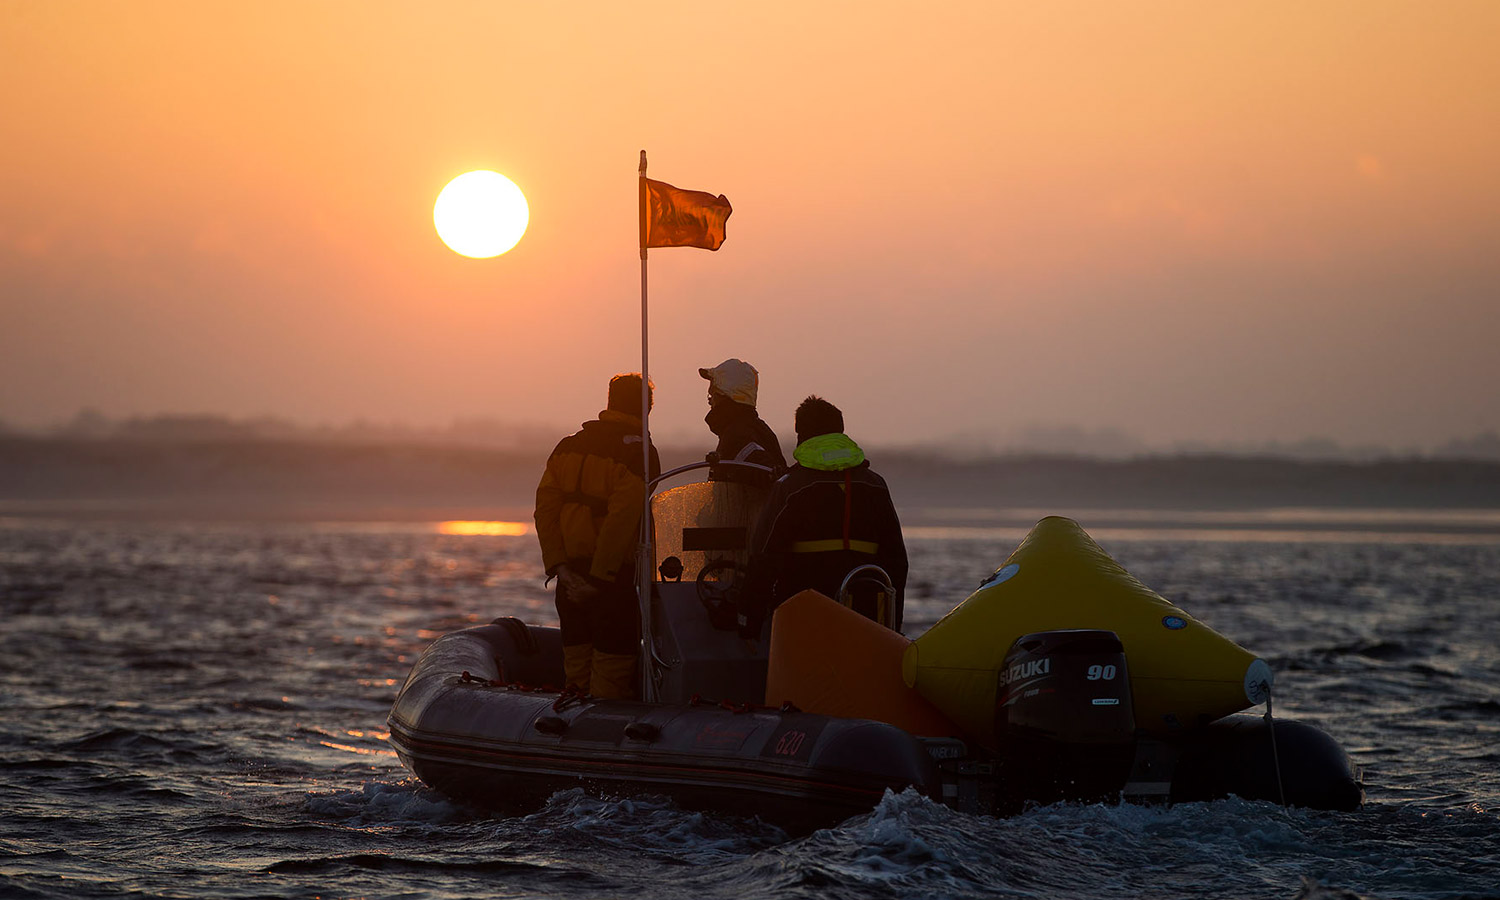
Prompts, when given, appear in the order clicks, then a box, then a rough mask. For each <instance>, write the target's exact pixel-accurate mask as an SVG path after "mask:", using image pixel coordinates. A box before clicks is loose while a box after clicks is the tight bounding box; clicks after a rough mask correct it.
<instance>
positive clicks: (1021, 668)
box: [995, 630, 1135, 807]
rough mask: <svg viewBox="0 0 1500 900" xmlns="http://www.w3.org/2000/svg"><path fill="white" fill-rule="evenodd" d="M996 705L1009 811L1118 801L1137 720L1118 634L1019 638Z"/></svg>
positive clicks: (1050, 633)
mask: <svg viewBox="0 0 1500 900" xmlns="http://www.w3.org/2000/svg"><path fill="white" fill-rule="evenodd" d="M996 697H997V700H996V708H995V725H996V731H997V733H998V734H999V737H1000V746H999V750H1000V756H999V773H998V774H999V776H1000V778H999V781H1000V784H999V790H1000V794H1001V797H1002V798H1003V800H1004V801H1005V802H1006V803H1007V804H1008V805H1010V806H1013V807H1019V806H1022V805H1024V804H1025V803H1026V802H1028V801H1031V802H1037V803H1055V802H1058V801H1062V800H1077V801H1083V802H1097V801H1112V800H1116V799H1118V798H1119V795H1120V790H1121V789H1122V788H1123V787H1124V785H1125V782H1126V780H1127V779H1128V777H1129V775H1130V768H1131V765H1132V763H1133V762H1134V760H1135V715H1134V713H1133V712H1132V710H1131V703H1130V675H1129V673H1128V672H1127V671H1126V668H1125V648H1124V646H1123V645H1122V644H1121V643H1120V639H1119V637H1117V636H1116V635H1115V633H1114V632H1112V631H1092V630H1077V631H1042V632H1037V633H1035V634H1027V635H1023V636H1021V637H1020V638H1018V639H1017V640H1016V642H1015V643H1014V644H1012V645H1011V648H1010V653H1009V654H1008V655H1007V656H1006V659H1005V666H1004V668H1002V669H1001V670H1000V684H999V690H998V691H997V693H996Z"/></svg>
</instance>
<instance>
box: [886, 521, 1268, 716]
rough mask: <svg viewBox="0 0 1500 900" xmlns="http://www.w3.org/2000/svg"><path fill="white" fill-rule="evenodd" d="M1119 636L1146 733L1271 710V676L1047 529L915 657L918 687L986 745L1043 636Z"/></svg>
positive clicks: (1116, 567)
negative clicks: (1011, 676)
mask: <svg viewBox="0 0 1500 900" xmlns="http://www.w3.org/2000/svg"><path fill="white" fill-rule="evenodd" d="M1064 628H1092V629H1104V630H1108V631H1113V632H1114V633H1115V634H1116V635H1118V636H1119V638H1120V642H1121V643H1122V644H1123V645H1124V647H1125V659H1126V664H1127V666H1128V668H1129V674H1130V680H1131V700H1132V702H1133V703H1134V706H1135V720H1136V727H1138V728H1142V729H1144V730H1146V731H1147V732H1148V733H1153V734H1157V735H1170V734H1173V733H1178V732H1181V731H1182V730H1183V729H1187V728H1192V727H1194V726H1197V725H1200V724H1203V723H1205V722H1208V721H1211V720H1213V719H1218V718H1221V717H1223V716H1227V715H1229V714H1230V713H1234V712H1238V711H1239V710H1242V709H1244V708H1246V707H1247V706H1251V705H1254V704H1257V703H1262V702H1264V701H1265V699H1266V696H1267V694H1268V693H1269V691H1270V685H1271V669H1270V666H1268V665H1266V663H1265V662H1264V661H1263V660H1261V659H1257V658H1256V657H1255V656H1254V654H1252V653H1250V652H1249V651H1247V650H1245V649H1244V648H1242V647H1240V646H1239V645H1237V644H1235V643H1234V642H1233V641H1231V640H1229V639H1228V638H1226V637H1224V636H1222V635H1220V634H1218V633H1217V632H1215V631H1214V630H1213V629H1211V628H1209V627H1208V626H1207V625H1204V624H1203V623H1201V622H1199V621H1198V620H1196V619H1194V618H1193V617H1192V616H1190V615H1188V614H1187V613H1185V612H1183V611H1182V610H1181V609H1178V608H1177V607H1175V606H1173V605H1172V604H1171V603H1168V602H1167V601H1166V600H1165V599H1163V598H1162V597H1161V596H1160V595H1159V594H1157V593H1156V592H1155V591H1153V590H1151V589H1150V588H1148V587H1146V586H1145V585H1144V584H1141V583H1140V582H1139V581H1137V580H1136V579H1135V577H1134V576H1132V575H1131V574H1130V573H1129V572H1127V571H1125V569H1124V568H1122V567H1121V566H1120V564H1119V563H1117V562H1115V561H1114V560H1113V559H1111V558H1110V556H1109V554H1108V553H1105V552H1104V550H1103V548H1101V547H1100V546H1099V545H1098V544H1096V543H1094V540H1093V538H1090V537H1089V536H1088V534H1087V533H1085V532H1084V530H1083V529H1082V528H1080V527H1079V526H1078V523H1077V522H1074V521H1073V520H1072V519H1065V518H1062V517H1060V516H1052V517H1049V518H1046V519H1043V520H1042V521H1040V522H1038V523H1037V524H1036V527H1034V528H1033V529H1032V530H1031V533H1030V534H1028V535H1027V536H1026V539H1025V540H1024V541H1022V542H1021V545H1020V546H1019V547H1017V548H1016V550H1015V552H1014V553H1012V554H1011V555H1010V558H1009V559H1007V560H1006V561H1005V565H1004V566H1002V567H1001V568H999V569H998V570H996V572H995V573H994V574H993V575H991V576H990V577H989V579H988V580H986V581H985V583H984V584H983V585H981V586H980V588H979V590H977V591H975V592H974V593H973V594H971V595H969V597H968V599H966V600H964V602H963V603H960V604H959V605H958V606H957V607H956V608H954V610H953V611H952V612H950V613H948V615H946V616H944V617H943V618H942V620H941V621H939V622H938V623H937V624H936V625H934V626H932V628H931V629H929V630H928V631H927V633H926V634H924V635H922V636H921V637H920V638H918V639H917V640H916V641H914V642H913V643H912V644H911V645H910V646H908V647H907V648H906V652H905V654H904V655H903V658H902V661H901V668H902V675H903V677H904V679H905V681H906V683H907V684H908V685H910V686H912V687H915V688H916V689H917V691H918V692H919V693H921V695H922V696H923V697H926V698H927V700H928V701H929V702H930V703H932V705H933V706H936V707H937V708H938V709H939V710H941V711H942V712H943V713H944V714H945V715H946V716H948V717H949V718H950V719H952V720H953V721H954V722H957V723H958V724H959V725H960V726H962V727H963V728H964V729H965V730H966V731H967V732H968V733H969V734H971V735H972V736H973V737H975V738H977V739H978V740H980V741H981V742H982V743H986V744H991V745H993V743H994V742H995V740H996V733H995V701H996V699H997V696H996V695H997V690H998V687H999V681H1000V674H1001V669H1002V667H1003V663H1004V660H1005V657H1006V654H1007V653H1008V652H1009V651H1010V648H1011V645H1012V644H1014V643H1015V641H1016V639H1017V638H1019V637H1021V636H1022V635H1025V634H1030V633H1032V632H1036V631H1053V630H1057V629H1064Z"/></svg>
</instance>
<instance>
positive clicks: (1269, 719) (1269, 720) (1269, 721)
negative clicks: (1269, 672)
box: [1260, 681, 1286, 809]
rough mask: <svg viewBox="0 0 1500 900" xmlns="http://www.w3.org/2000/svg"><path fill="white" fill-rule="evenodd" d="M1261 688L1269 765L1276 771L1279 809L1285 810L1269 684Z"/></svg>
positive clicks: (1283, 786)
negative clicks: (1269, 746) (1268, 739)
mask: <svg viewBox="0 0 1500 900" xmlns="http://www.w3.org/2000/svg"><path fill="white" fill-rule="evenodd" d="M1260 684H1261V687H1263V688H1265V689H1266V716H1265V719H1266V730H1267V731H1268V732H1270V734H1271V765H1272V766H1273V767H1274V768H1275V770H1276V792H1277V793H1278V794H1279V795H1280V797H1281V808H1282V809H1285V808H1286V786H1285V785H1284V784H1282V781H1281V751H1280V750H1279V749H1277V747H1276V719H1275V717H1274V716H1273V715H1272V714H1271V683H1270V682H1269V681H1262V682H1261V683H1260Z"/></svg>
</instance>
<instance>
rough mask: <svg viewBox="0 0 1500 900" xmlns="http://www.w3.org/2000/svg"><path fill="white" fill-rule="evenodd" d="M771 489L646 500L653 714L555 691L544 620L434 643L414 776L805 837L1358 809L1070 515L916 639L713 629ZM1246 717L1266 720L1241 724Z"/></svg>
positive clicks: (415, 731)
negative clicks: (895, 806) (959, 821)
mask: <svg viewBox="0 0 1500 900" xmlns="http://www.w3.org/2000/svg"><path fill="white" fill-rule="evenodd" d="M701 465H702V464H698V466H701ZM696 467H697V466H693V467H684V469H690V468H696ZM681 471H683V470H675V471H674V472H671V473H667V475H666V476H664V478H666V477H671V476H672V475H675V474H678V473H680V472H681ZM759 496H760V495H759V494H758V493H757V491H756V490H755V489H754V488H752V487H749V486H746V485H742V484H736V483H730V482H701V483H697V484H690V485H685V486H683V487H678V488H673V489H671V490H668V491H664V492H662V493H659V494H657V495H655V496H654V497H653V499H652V503H651V519H652V528H651V530H650V531H649V532H648V533H649V534H650V535H651V537H652V540H651V543H650V545H649V548H647V550H646V551H645V552H646V553H649V554H650V555H649V556H643V558H646V559H649V560H651V561H652V562H654V563H655V565H654V566H653V571H652V573H651V577H650V580H649V582H647V581H646V579H643V585H642V593H643V595H644V596H645V597H646V601H645V602H644V603H643V604H642V633H643V634H644V635H646V636H647V639H646V640H644V641H643V642H642V645H643V650H642V665H641V696H642V697H644V698H646V699H644V700H641V701H627V700H601V699H597V698H594V697H590V696H587V695H583V694H579V693H577V692H574V691H567V690H564V689H563V663H562V644H561V638H560V636H559V634H558V631H557V629H556V628H551V627H543V626H537V625H528V624H526V623H523V622H521V621H520V620H518V619H514V618H503V619H497V620H496V621H495V622H493V623H492V624H489V625H484V626H480V627H476V628H469V629H465V630H463V631H459V632H455V633H452V634H448V635H445V636H443V637H440V638H439V639H438V640H437V641H435V642H434V643H433V644H432V645H431V646H430V647H429V648H428V649H427V650H426V651H425V652H424V653H423V654H422V656H421V658H420V659H419V660H418V661H417V663H416V665H415V666H414V668H413V669H412V672H411V674H410V675H409V676H408V678H407V679H406V682H405V684H404V685H403V686H402V688H401V690H400V692H399V693H398V695H397V698H396V701H395V705H394V707H393V708H392V710H391V714H390V719H389V724H390V743H391V745H392V747H393V748H394V749H395V750H396V752H397V754H398V755H399V756H400V758H401V760H402V762H403V763H404V764H405V765H406V766H407V767H408V768H409V769H411V771H412V772H413V773H415V774H416V775H417V777H418V778H420V779H421V780H422V781H423V782H424V783H426V784H428V785H430V786H431V787H433V788H435V789H436V790H438V791H441V792H442V793H444V794H446V795H448V796H450V797H453V798H455V799H457V800H460V801H464V802H470V803H475V804H478V805H481V806H485V807H489V808H493V809H497V810H501V811H505V812H516V813H519V812H525V811H528V810H532V809H535V808H537V807H538V806H539V805H540V804H542V803H543V802H544V801H545V800H546V799H547V797H549V796H550V795H551V794H552V793H554V792H556V791H559V790H564V789H568V788H574V787H582V788H584V789H585V790H587V791H589V792H591V793H595V794H598V795H602V796H630V795H638V794H658V795H665V796H667V797H670V798H672V799H674V800H675V801H676V802H677V803H679V804H680V805H682V806H684V807H686V808H699V809H708V810H719V811H723V812H727V813H732V814H736V815H746V816H759V817H761V818H763V819H764V820H766V821H769V822H773V823H776V824H779V825H781V826H782V827H785V828H787V829H789V830H791V831H794V832H801V831H807V830H811V829H815V828H818V827H823V826H828V825H833V824H836V823H838V822H840V821H842V820H844V819H846V818H848V817H849V816H852V815H857V814H859V813H862V812H867V811H869V810H870V809H871V808H872V807H873V806H874V805H875V804H876V802H877V801H878V800H879V799H880V798H881V796H882V795H883V794H884V793H885V792H886V791H887V790H891V791H903V790H907V789H911V790H915V791H918V792H920V793H922V794H924V795H926V796H928V797H931V798H932V799H933V800H934V801H937V802H940V803H944V804H947V805H949V806H952V807H954V808H956V809H959V810H963V811H966V812H971V813H981V814H1002V815H1003V814H1009V813H1014V812H1017V811H1020V810H1023V809H1025V808H1026V807H1027V806H1028V805H1032V804H1044V803H1053V802H1059V801H1081V802H1119V801H1122V800H1123V801H1128V802H1171V803H1176V802H1187V801H1202V800H1213V799H1218V798H1223V797H1227V796H1230V795H1236V796H1240V797H1243V798H1246V799H1252V800H1267V801H1272V802H1276V803H1281V804H1284V805H1292V806H1303V807H1311V808H1316V809H1328V810H1351V809H1354V808H1357V807H1358V806H1359V805H1360V804H1361V803H1362V800H1363V793H1362V787H1361V784H1360V781H1359V773H1358V771H1357V769H1356V768H1355V767H1354V765H1353V764H1352V763H1351V761H1350V760H1349V758H1348V756H1347V754H1346V753H1345V752H1344V751H1343V749H1342V748H1341V747H1340V746H1339V745H1338V743H1337V742H1336V741H1334V740H1333V738H1331V737H1330V736H1329V735H1327V734H1326V733H1324V732H1322V731H1320V730H1319V729H1317V728H1315V727H1313V726H1311V725H1308V724H1305V723H1299V722H1295V721H1288V720H1284V719H1275V718H1273V717H1272V716H1271V715H1270V714H1269V704H1270V701H1271V693H1272V691H1271V685H1272V675H1271V671H1270V668H1269V667H1268V666H1267V665H1266V663H1265V662H1264V661H1262V660H1260V659H1258V658H1256V657H1255V656H1254V655H1253V654H1250V653H1248V652H1247V651H1245V650H1244V649H1242V648H1240V647H1239V646H1237V645H1235V644H1234V643H1233V642H1231V641H1230V640H1228V639H1227V638H1225V637H1223V636H1221V635H1218V634H1217V633H1215V632H1214V631H1213V630H1212V629H1210V628H1209V627H1207V626H1206V625H1204V624H1202V623H1201V622H1198V621H1197V620H1196V619H1194V618H1193V617H1192V616H1190V615H1189V614H1188V613H1186V612H1185V611H1183V610H1181V609H1179V608H1178V607H1176V606H1173V605H1172V604H1170V603H1169V602H1168V601H1167V600H1165V599H1164V598H1162V597H1160V596H1159V595H1157V594H1156V593H1155V592H1153V591H1151V590H1150V589H1149V588H1147V587H1145V586H1144V585H1142V584H1141V583H1140V582H1138V581H1136V580H1135V579H1134V578H1133V577H1131V576H1130V575H1129V573H1127V572H1126V571H1125V570H1124V569H1123V568H1121V567H1120V566H1119V565H1118V564H1117V563H1115V561H1114V560H1112V559H1110V558H1109V556H1108V555H1107V554H1106V553H1105V552H1104V551H1103V550H1102V549H1100V548H1099V547H1098V545H1097V544H1095V543H1094V542H1093V541H1092V540H1091V539H1090V538H1089V537H1088V535H1087V534H1086V533H1085V532H1084V531H1083V529H1082V528H1080V527H1079V526H1078V525H1077V523H1075V522H1072V521H1071V520H1068V519H1063V518H1056V517H1053V518H1048V519H1044V520H1042V521H1041V522H1040V523H1038V525H1037V526H1036V528H1035V529H1033V531H1032V532H1031V534H1030V535H1029V536H1028V537H1027V538H1026V540H1025V541H1023V542H1022V544H1021V545H1020V546H1019V547H1018V548H1017V549H1016V551H1015V552H1014V553H1012V554H1011V555H1010V557H1009V558H1007V559H1006V561H1005V563H1004V564H1003V565H1001V566H1000V567H999V568H997V569H996V570H995V572H994V574H992V575H991V576H990V577H989V578H988V579H987V580H986V581H985V582H984V584H983V585H981V586H980V588H979V589H978V590H977V591H975V592H974V593H973V594H972V595H970V596H969V597H968V598H967V599H965V600H964V601H963V602H962V603H960V604H959V605H958V606H957V607H955V608H954V610H953V611H952V612H950V613H949V614H948V615H947V616H945V617H944V618H943V619H942V620H941V621H940V622H938V623H937V624H936V625H934V626H933V627H932V628H931V629H929V630H928V631H927V632H926V633H925V634H923V635H922V636H921V637H919V638H918V639H917V640H916V641H909V640H907V639H906V638H905V637H904V636H902V635H900V634H899V633H897V632H895V631H892V630H890V629H889V628H886V627H885V626H884V625H882V624H880V623H877V622H874V621H871V620H870V619H868V618H865V617H864V616H862V615H860V614H859V613H857V612H855V611H854V610H853V609H852V608H851V605H850V604H848V597H847V595H846V596H845V598H844V599H845V602H842V603H841V602H839V600H838V598H828V597H823V596H821V595H819V594H816V593H814V592H810V591H809V592H804V593H803V594H800V595H798V596H796V597H794V598H791V599H790V600H788V601H786V602H785V603H783V604H782V605H781V606H779V607H778V608H777V610H776V612H775V614H774V615H773V616H772V617H771V620H770V622H768V623H767V625H766V628H765V629H764V630H763V632H762V634H761V636H760V638H759V639H758V640H747V639H744V638H742V637H740V635H739V634H738V633H736V632H733V631H726V630H720V629H719V628H716V627H715V625H714V620H715V619H720V620H722V617H721V616H715V615H714V614H713V613H714V612H715V606H716V604H718V603H719V602H721V601H722V595H723V590H724V588H725V587H726V586H727V584H728V583H729V582H731V581H732V580H733V578H734V577H735V574H736V572H739V571H742V567H743V565H744V563H745V561H746V556H745V548H746V543H747V537H748V529H749V523H750V522H751V521H753V515H754V513H755V511H756V508H757V500H758V499H759ZM879 575H880V573H878V572H876V573H874V576H872V577H876V578H877V580H878V576H879ZM846 584H847V581H846ZM886 587H887V588H888V587H889V585H886ZM844 593H845V592H843V591H841V594H844ZM1260 704H1266V705H1267V707H1268V710H1267V714H1266V715H1263V716H1262V715H1250V714H1245V713H1244V712H1243V711H1244V710H1246V709H1249V708H1251V707H1253V706H1257V705H1260Z"/></svg>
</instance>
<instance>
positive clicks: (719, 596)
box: [697, 558, 741, 623]
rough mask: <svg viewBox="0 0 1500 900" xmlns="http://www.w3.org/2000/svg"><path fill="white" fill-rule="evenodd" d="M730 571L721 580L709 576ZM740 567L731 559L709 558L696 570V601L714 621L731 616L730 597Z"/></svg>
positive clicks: (736, 581) (731, 605) (737, 578)
mask: <svg viewBox="0 0 1500 900" xmlns="http://www.w3.org/2000/svg"><path fill="white" fill-rule="evenodd" d="M726 571H727V572H729V573H731V575H730V577H729V578H726V579H723V580H717V579H712V578H711V576H713V575H716V574H718V573H720V572H726ZM740 574H741V573H740V569H739V567H738V566H736V565H735V564H734V560H732V559H724V558H721V559H714V560H710V561H709V563H708V565H706V566H704V567H703V568H702V569H699V570H698V579H697V587H698V602H699V603H702V604H703V608H704V609H705V610H707V611H708V617H709V619H710V620H712V621H713V622H715V623H718V622H719V621H720V620H721V619H724V618H730V617H732V616H733V604H732V602H731V597H732V595H733V593H734V589H735V587H736V585H737V583H738V581H739V578H740Z"/></svg>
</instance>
